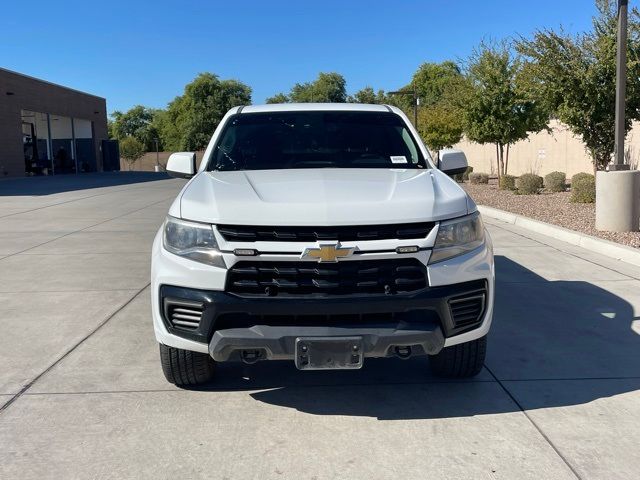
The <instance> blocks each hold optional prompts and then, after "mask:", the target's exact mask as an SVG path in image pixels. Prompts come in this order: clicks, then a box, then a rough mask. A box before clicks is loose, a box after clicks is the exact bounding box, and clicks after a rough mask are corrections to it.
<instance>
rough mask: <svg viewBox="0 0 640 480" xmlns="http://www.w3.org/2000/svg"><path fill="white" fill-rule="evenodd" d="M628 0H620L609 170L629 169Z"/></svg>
mask: <svg viewBox="0 0 640 480" xmlns="http://www.w3.org/2000/svg"><path fill="white" fill-rule="evenodd" d="M628 3H629V2H628V0H618V53H617V56H616V143H615V154H614V160H613V164H612V165H610V166H609V170H629V169H630V166H629V165H625V163H624V137H625V134H626V132H625V128H624V127H625V118H624V116H625V107H626V94H627V10H628Z"/></svg>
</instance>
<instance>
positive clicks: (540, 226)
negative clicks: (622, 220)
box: [478, 205, 640, 266]
mask: <svg viewBox="0 0 640 480" xmlns="http://www.w3.org/2000/svg"><path fill="white" fill-rule="evenodd" d="M478 211H479V212H480V213H481V214H482V215H484V216H486V217H489V218H493V219H495V220H500V221H503V222H505V223H510V224H512V225H516V226H518V227H522V228H525V229H527V230H531V231H533V232H536V233H540V234H542V235H546V236H548V237H552V238H555V239H556V240H561V241H563V242H567V243H570V244H571V245H576V246H578V247H582V248H584V249H585V250H589V251H591V252H595V253H599V254H600V255H605V256H607V257H609V258H614V259H616V260H620V261H622V262H626V263H630V264H632V265H636V266H640V249H637V248H633V247H627V246H626V245H620V244H618V243H615V242H611V241H609V240H604V239H602V238H597V237H593V236H591V235H587V234H585V233H579V232H576V231H575V230H569V229H568V228H564V227H558V226H556V225H551V224H550V223H545V222H541V221H539V220H533V219H531V218H528V217H523V216H522V215H516V214H515V213H510V212H505V211H504V210H498V209H497V208H491V207H485V206H484V205H478Z"/></svg>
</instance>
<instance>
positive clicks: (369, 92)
mask: <svg viewBox="0 0 640 480" xmlns="http://www.w3.org/2000/svg"><path fill="white" fill-rule="evenodd" d="M387 100H388V99H387V96H386V95H385V93H384V90H378V93H376V92H375V91H374V90H373V88H372V87H368V86H367V87H364V88H363V89H361V90H358V91H357V92H356V93H354V94H353V95H350V96H349V97H348V99H347V101H348V102H350V103H371V104H382V103H387Z"/></svg>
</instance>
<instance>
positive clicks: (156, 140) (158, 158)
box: [153, 138, 160, 172]
mask: <svg viewBox="0 0 640 480" xmlns="http://www.w3.org/2000/svg"><path fill="white" fill-rule="evenodd" d="M158 140H159V139H158V138H154V139H153V142H154V143H155V144H156V168H155V170H156V172H159V171H160V151H159V150H158V143H159V142H158Z"/></svg>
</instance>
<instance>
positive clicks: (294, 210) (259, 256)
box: [151, 104, 494, 385]
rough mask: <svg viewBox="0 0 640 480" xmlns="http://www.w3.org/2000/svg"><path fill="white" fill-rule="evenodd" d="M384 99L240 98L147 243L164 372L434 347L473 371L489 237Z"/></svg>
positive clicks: (189, 374)
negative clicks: (267, 101) (249, 101)
mask: <svg viewBox="0 0 640 480" xmlns="http://www.w3.org/2000/svg"><path fill="white" fill-rule="evenodd" d="M466 166H467V162H466V158H465V157H464V154H463V153H462V152H459V151H455V150H443V151H441V152H440V154H439V160H438V162H437V164H436V162H435V161H434V160H433V159H432V158H431V156H430V154H429V152H428V150H427V149H426V148H425V146H424V145H423V143H422V142H421V141H420V138H419V136H418V134H417V132H416V130H415V129H414V127H413V126H412V125H411V123H410V122H409V121H408V119H407V118H406V116H405V115H404V114H403V113H402V111H400V110H399V109H397V108H395V107H391V106H386V105H357V104H284V105H255V106H246V107H235V108H233V109H231V110H230V111H229V112H228V113H227V115H226V116H225V117H224V118H223V119H222V121H221V122H220V125H219V126H218V128H217V129H216V131H215V133H214V134H213V137H212V138H211V141H210V143H209V145H208V147H207V149H206V151H205V153H204V157H203V159H202V162H201V165H200V167H199V168H198V169H197V168H196V159H195V155H194V154H193V153H175V154H173V155H172V156H171V157H170V158H169V161H168V165H167V171H168V172H169V174H170V175H172V176H175V177H181V178H188V179H190V180H189V182H188V183H187V184H186V185H185V186H184V188H183V189H182V191H181V192H180V194H179V195H178V196H177V198H176V199H175V201H174V202H173V205H172V206H171V208H170V209H169V213H168V215H167V218H166V221H165V222H164V224H163V225H162V227H161V228H160V230H159V231H158V234H157V236H156V238H155V241H154V244H153V254H152V269H151V282H152V284H151V304H152V311H153V324H154V329H155V335H156V338H157V340H158V342H159V344H160V358H161V364H162V368H163V371H164V374H165V376H166V378H167V380H168V381H169V382H172V383H175V384H176V385H198V384H201V383H205V382H209V381H210V380H212V378H213V377H214V373H215V365H216V362H224V361H244V362H246V363H253V362H257V361H260V360H293V361H294V362H295V366H296V367H297V368H299V369H301V370H317V369H355V368H361V367H362V365H363V362H364V361H365V359H366V358H369V357H390V356H397V357H400V358H408V357H411V356H413V355H425V354H426V355H428V356H429V363H430V366H431V369H432V371H433V372H434V373H435V374H436V375H440V376H447V377H467V376H472V375H476V374H477V373H478V372H479V371H480V369H481V368H482V365H483V363H484V358H485V352H486V335H487V333H488V331H489V327H490V324H491V318H492V313H493V299H494V263H493V249H492V245H491V240H490V238H489V235H488V234H487V232H486V231H485V228H484V226H483V224H482V220H481V218H480V215H479V213H478V211H477V208H476V205H475V203H474V202H473V201H472V200H471V199H470V198H469V196H468V195H467V194H466V193H465V191H464V190H463V189H462V188H460V186H458V184H457V183H456V182H455V181H454V180H452V179H451V178H450V177H449V175H451V174H455V173H460V172H462V171H464V170H465V168H466Z"/></svg>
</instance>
